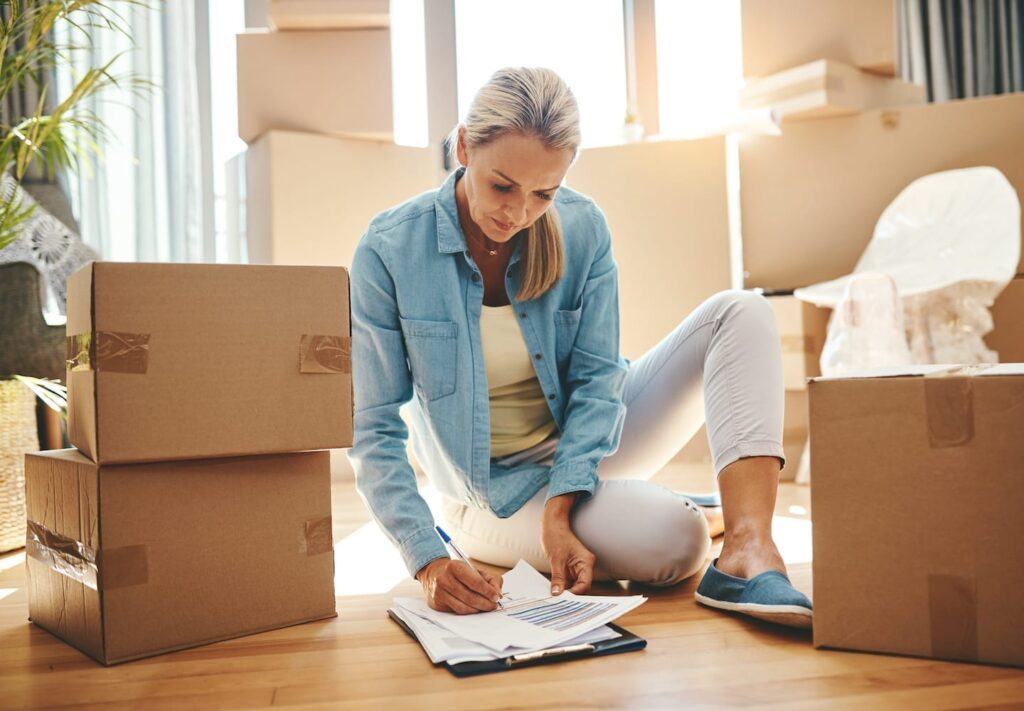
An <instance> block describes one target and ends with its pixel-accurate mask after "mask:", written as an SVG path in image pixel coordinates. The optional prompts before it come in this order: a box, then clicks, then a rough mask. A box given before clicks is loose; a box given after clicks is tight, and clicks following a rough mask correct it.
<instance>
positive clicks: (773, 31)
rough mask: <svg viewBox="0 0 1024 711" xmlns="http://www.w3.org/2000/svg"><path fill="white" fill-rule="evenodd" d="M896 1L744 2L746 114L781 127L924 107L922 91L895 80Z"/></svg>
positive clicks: (742, 99) (742, 101)
mask: <svg viewBox="0 0 1024 711" xmlns="http://www.w3.org/2000/svg"><path fill="white" fill-rule="evenodd" d="M895 12H896V10H895V7H894V4H893V0H864V1H862V2H857V3H850V2H847V1H846V0H743V3H742V6H741V28H742V29H741V32H742V41H743V76H744V77H746V86H745V87H744V89H743V90H742V92H741V94H740V104H741V106H743V107H744V108H748V109H755V108H762V107H772V108H774V109H776V111H778V113H779V114H780V115H781V117H782V118H783V119H794V118H822V117H828V116H837V115H843V114H849V113H856V112H858V111H862V110H864V109H869V108H877V107H892V106H903V105H907V104H920V103H923V102H924V101H925V90H924V87H923V86H916V85H914V84H911V83H909V82H905V81H902V80H900V79H896V78H893V75H894V74H895V73H896V61H895V59H896V28H895Z"/></svg>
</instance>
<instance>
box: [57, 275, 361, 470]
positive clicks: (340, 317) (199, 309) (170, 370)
mask: <svg viewBox="0 0 1024 711" xmlns="http://www.w3.org/2000/svg"><path fill="white" fill-rule="evenodd" d="M348 291H349V285H348V272H347V271H346V270H345V269H343V268H340V267H265V266H243V265H224V264H222V265H214V264H137V263H130V264H120V263H116V262H90V263H89V264H87V265H86V266H85V267H83V268H82V269H80V270H79V271H77V272H75V273H74V274H73V275H72V276H71V278H70V279H69V280H68V321H67V333H68V360H69V363H68V366H69V367H68V373H67V376H68V377H67V382H68V397H69V400H68V422H69V425H70V433H69V436H70V438H71V443H72V444H73V445H74V446H75V447H77V448H78V449H80V450H81V451H82V453H83V454H85V455H86V456H88V457H90V458H91V459H92V460H93V461H95V462H97V463H99V464H118V463H125V462H142V461H150V462H152V461H163V460H176V459H202V458H207V457H227V456H241V455H248V454H268V453H274V452H296V451H301V450H307V449H327V448H331V447H349V446H351V444H352V374H351V355H350V354H351V327H350V324H349V301H348Z"/></svg>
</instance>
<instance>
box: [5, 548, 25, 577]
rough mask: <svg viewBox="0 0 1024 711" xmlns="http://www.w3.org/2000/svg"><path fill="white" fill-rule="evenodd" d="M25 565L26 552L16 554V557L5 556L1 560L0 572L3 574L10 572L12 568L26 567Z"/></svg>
mask: <svg viewBox="0 0 1024 711" xmlns="http://www.w3.org/2000/svg"><path fill="white" fill-rule="evenodd" d="M24 563H25V553H24V551H23V552H21V553H15V554H14V555H9V556H4V557H3V558H0V572H3V571H5V570H10V569H11V568H13V567H15V566H18V565H24Z"/></svg>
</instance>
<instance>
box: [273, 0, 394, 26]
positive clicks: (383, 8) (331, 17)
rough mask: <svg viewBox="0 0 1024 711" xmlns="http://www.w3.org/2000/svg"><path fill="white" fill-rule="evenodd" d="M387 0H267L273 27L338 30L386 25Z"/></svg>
mask: <svg viewBox="0 0 1024 711" xmlns="http://www.w3.org/2000/svg"><path fill="white" fill-rule="evenodd" d="M389 20H390V18H389V17H388V0H267V21H268V24H269V26H270V27H271V28H272V29H275V30H340V29H349V28H357V29H359V28H366V27H388V26H389V25H390V21H389Z"/></svg>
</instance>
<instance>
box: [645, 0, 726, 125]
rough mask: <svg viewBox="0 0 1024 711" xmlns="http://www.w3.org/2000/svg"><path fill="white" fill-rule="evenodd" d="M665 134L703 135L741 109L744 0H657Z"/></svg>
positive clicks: (661, 116)
mask: <svg viewBox="0 0 1024 711" xmlns="http://www.w3.org/2000/svg"><path fill="white" fill-rule="evenodd" d="M654 8H655V9H654V11H655V17H656V18H657V19H656V27H657V29H656V41H657V54H658V107H659V120H660V132H661V134H662V135H665V136H680V137H687V136H697V135H701V134H702V133H707V132H711V131H714V130H715V129H716V127H720V126H721V125H722V124H723V123H725V122H727V121H728V120H729V119H730V118H731V117H732V116H733V115H734V114H735V112H736V110H737V106H738V101H737V99H738V92H739V90H740V88H741V87H742V85H743V66H742V45H741V42H740V7H739V0H715V2H706V0H655V6H654Z"/></svg>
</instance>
